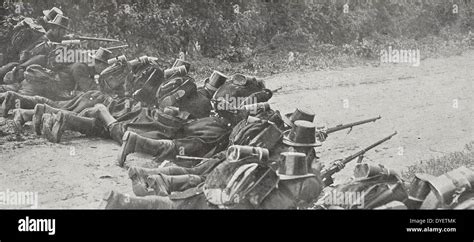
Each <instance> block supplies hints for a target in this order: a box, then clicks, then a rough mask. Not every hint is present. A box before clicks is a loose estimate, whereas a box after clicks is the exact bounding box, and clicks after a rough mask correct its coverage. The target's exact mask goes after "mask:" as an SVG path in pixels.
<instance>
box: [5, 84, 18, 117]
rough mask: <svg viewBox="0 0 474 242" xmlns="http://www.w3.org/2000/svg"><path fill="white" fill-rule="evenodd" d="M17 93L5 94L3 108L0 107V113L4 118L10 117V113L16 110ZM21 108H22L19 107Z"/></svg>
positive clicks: (9, 92)
mask: <svg viewBox="0 0 474 242" xmlns="http://www.w3.org/2000/svg"><path fill="white" fill-rule="evenodd" d="M15 102H16V101H15V93H14V92H11V91H8V92H6V93H5V94H4V98H3V102H2V106H1V107H0V113H1V114H2V115H3V117H4V118H6V117H7V116H8V112H9V111H10V110H11V109H13V108H15ZM17 108H20V107H17Z"/></svg>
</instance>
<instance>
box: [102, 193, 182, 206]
mask: <svg viewBox="0 0 474 242" xmlns="http://www.w3.org/2000/svg"><path fill="white" fill-rule="evenodd" d="M104 201H105V205H102V207H104V208H105V209H173V208H174V206H173V202H172V201H171V200H170V199H169V198H163V197H157V196H148V197H131V196H129V195H127V194H123V193H120V192H116V191H111V192H108V193H106V194H105V196H104Z"/></svg>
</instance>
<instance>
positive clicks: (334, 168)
mask: <svg viewBox="0 0 474 242" xmlns="http://www.w3.org/2000/svg"><path fill="white" fill-rule="evenodd" d="M396 134H397V132H396V131H395V132H394V133H393V134H391V135H389V136H387V137H385V138H383V139H381V140H379V141H377V142H375V143H374V144H372V145H370V146H368V147H367V148H365V149H362V150H360V151H359V152H357V153H355V154H353V155H350V156H348V157H346V158H344V159H342V160H337V163H336V162H333V163H332V165H330V166H329V167H328V168H327V169H326V168H325V169H324V170H322V171H321V177H322V179H323V182H324V184H325V185H326V186H329V185H331V184H332V175H334V174H335V173H336V172H338V171H340V169H342V167H344V166H345V165H346V164H347V163H349V162H351V161H352V160H354V159H355V158H357V157H359V156H361V155H364V154H365V153H366V152H367V151H369V150H371V149H373V148H374V147H376V146H378V145H380V144H382V143H384V142H386V141H387V140H389V139H391V138H392V137H393V136H395V135H396ZM337 164H342V166H340V165H337Z"/></svg>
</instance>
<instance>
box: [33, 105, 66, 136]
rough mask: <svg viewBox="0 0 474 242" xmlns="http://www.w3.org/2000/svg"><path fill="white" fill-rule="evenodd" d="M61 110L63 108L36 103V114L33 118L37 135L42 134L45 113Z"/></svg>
mask: <svg viewBox="0 0 474 242" xmlns="http://www.w3.org/2000/svg"><path fill="white" fill-rule="evenodd" d="M59 111H61V109H58V108H54V107H51V106H50V105H48V104H36V106H35V109H34V111H33V112H34V114H33V117H32V119H31V120H32V121H33V129H34V130H35V132H36V134H37V135H41V128H42V123H41V120H43V114H45V113H49V114H53V113H58V112H59Z"/></svg>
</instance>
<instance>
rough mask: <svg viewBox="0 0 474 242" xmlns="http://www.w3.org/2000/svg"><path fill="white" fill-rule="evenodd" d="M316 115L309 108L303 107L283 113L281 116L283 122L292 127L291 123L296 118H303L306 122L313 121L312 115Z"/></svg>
mask: <svg viewBox="0 0 474 242" xmlns="http://www.w3.org/2000/svg"><path fill="white" fill-rule="evenodd" d="M315 116H316V115H315V114H314V113H313V112H311V110H308V109H304V108H297V109H296V110H295V111H294V112H293V113H288V114H285V115H283V116H282V117H281V118H282V119H283V122H285V124H287V125H288V126H290V127H293V123H294V122H295V121H297V120H305V121H308V122H311V123H312V122H314V117H315Z"/></svg>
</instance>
